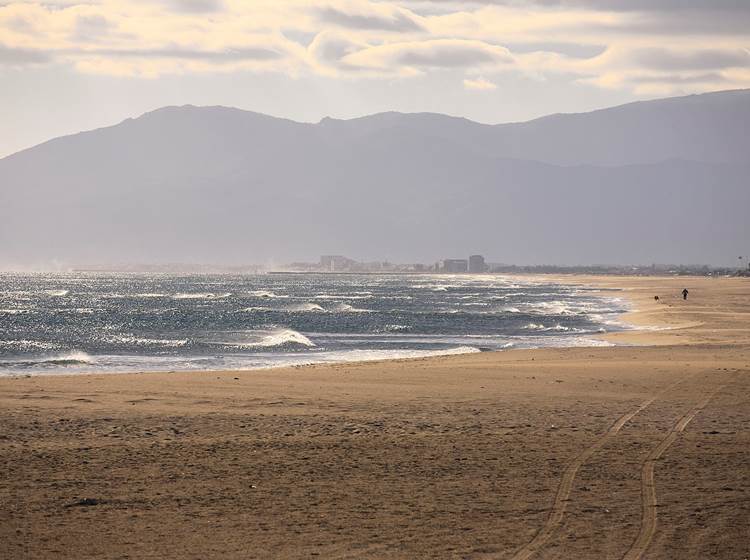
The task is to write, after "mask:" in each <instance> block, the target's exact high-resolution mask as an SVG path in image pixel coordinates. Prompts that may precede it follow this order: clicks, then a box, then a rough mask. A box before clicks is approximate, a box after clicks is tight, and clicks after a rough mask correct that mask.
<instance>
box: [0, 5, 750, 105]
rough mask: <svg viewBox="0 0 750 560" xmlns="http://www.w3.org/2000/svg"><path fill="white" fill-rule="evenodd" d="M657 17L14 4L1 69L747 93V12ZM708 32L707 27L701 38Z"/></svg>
mask: <svg viewBox="0 0 750 560" xmlns="http://www.w3.org/2000/svg"><path fill="white" fill-rule="evenodd" d="M669 1H673V0H669ZM675 1H676V0H675ZM726 1H727V2H729V1H730V0H726ZM730 3H731V2H730ZM699 4H700V5H699ZM735 4H736V3H735ZM735 4H733V5H735ZM627 6H629V7H630V8H631V9H627V10H626V9H623V8H624V7H627ZM649 6H653V3H648V2H645V0H644V1H639V2H637V3H634V4H629V3H627V2H624V0H622V1H621V0H604V1H594V0H591V1H589V0H570V1H568V0H565V1H562V0H560V1H551V0H538V1H536V0H535V1H520V0H508V1H504V2H500V1H489V0H488V1H486V2H481V1H475V2H470V3H462V2H451V1H443V2H434V1H433V2H430V1H429V0H416V1H415V0H412V1H407V0H404V1H392V0H391V1H389V0H383V1H373V0H255V1H253V2H246V1H243V0H160V1H158V2H153V1H149V0H135V1H132V0H130V1H128V0H98V1H96V2H87V3H86V4H75V3H74V2H57V3H54V2H50V3H44V4H41V3H39V4H38V3H29V2H23V1H15V2H14V1H13V0H11V1H10V2H8V1H7V0H6V2H5V3H4V4H3V3H0V65H6V66H7V65H12V66H14V67H21V68H22V67H23V66H25V65H26V66H31V65H35V66H38V65H40V64H56V63H57V64H65V65H68V66H70V67H71V68H73V69H76V70H78V71H81V72H95V73H103V74H113V75H126V76H141V77H157V76H159V75H163V74H184V73H206V72H229V71H237V70H242V71H248V72H280V73H284V74H287V75H291V76H297V75H300V74H305V73H307V74H310V75H323V76H328V77H331V78H346V79H357V78H359V77H363V76H366V77H385V78H394V77H409V76H417V75H424V74H429V73H434V72H443V71H451V72H454V73H455V72H458V73H463V74H464V75H463V77H460V78H459V79H465V80H464V87H465V88H466V89H473V90H481V89H489V88H491V87H492V86H496V85H497V84H493V83H492V82H489V81H487V80H483V79H482V78H477V77H476V76H477V75H479V74H480V73H492V75H493V76H497V78H495V81H496V82H497V81H498V80H501V76H502V73H503V72H516V73H519V74H522V75H523V76H525V77H526V78H532V79H538V80H546V79H548V78H549V77H551V76H555V77H557V78H558V79H559V78H560V77H561V76H563V77H565V79H567V80H569V81H571V82H572V81H579V82H585V83H587V84H593V85H595V86H597V87H600V88H609V89H620V90H626V91H631V92H644V91H649V92H650V91H656V90H659V92H663V91H667V90H669V89H670V87H672V88H674V89H675V91H683V90H686V89H694V90H702V88H704V87H709V85H711V86H715V85H718V84H721V87H727V88H730V87H748V86H750V77H748V67H750V63H749V62H748V59H749V58H750V57H747V56H746V54H747V50H746V49H747V47H748V35H747V32H746V31H745V32H742V31H738V30H741V29H743V27H742V26H741V25H738V24H737V23H736V22H743V21H745V20H746V19H747V20H748V21H750V3H748V9H733V10H731V11H726V12H721V11H720V10H719V8H717V7H716V5H715V4H714V8H711V6H708V5H707V4H706V5H705V6H703V4H701V3H700V2H699V1H698V0H694V1H693V2H692V3H691V10H689V11H687V12H685V11H682V12H680V13H679V14H678V15H679V17H680V18H682V19H680V21H681V22H683V23H685V24H686V25H681V27H680V32H679V33H678V32H676V30H675V29H674V28H673V27H674V26H673V25H672V24H671V23H669V21H671V20H669V21H667V19H668V18H667V19H665V18H666V15H665V14H667V13H668V10H666V9H665V10H658V9H655V8H652V7H649ZM702 6H703V7H702ZM717 10H718V11H717ZM683 12H684V13H683ZM722 13H723V14H724V15H723V16H722ZM717 14H718V15H717ZM704 19H705V21H707V22H709V23H710V25H708V24H707V25H705V26H702V23H701V22H702V21H703V20H704ZM725 20H726V21H725ZM730 20H731V21H730ZM733 22H734V23H733ZM687 23H689V25H687ZM711 29H715V30H716V31H715V34H714V35H711V34H710V33H711V31H710V30H711ZM290 37H297V40H293V39H292V38H290ZM299 37H307V38H308V39H306V40H305V41H300V40H299ZM572 38H574V39H572ZM696 45H701V46H702V47H701V48H696ZM709 45H710V46H709ZM577 53H584V54H585V56H581V55H580V54H577ZM709 78H710V79H709Z"/></svg>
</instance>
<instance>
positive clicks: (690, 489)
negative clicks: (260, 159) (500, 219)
mask: <svg viewBox="0 0 750 560" xmlns="http://www.w3.org/2000/svg"><path fill="white" fill-rule="evenodd" d="M565 281H568V282H584V283H589V284H594V285H598V286H601V287H602V289H612V288H616V289H622V290H624V291H623V292H622V293H621V294H617V293H615V294H613V295H620V296H621V295H625V296H627V297H628V298H630V299H631V300H632V301H633V302H634V303H635V305H636V307H637V308H638V309H639V311H638V312H637V313H634V314H630V315H629V316H628V320H631V321H632V322H634V323H638V324H641V325H651V326H657V327H662V328H668V330H654V329H651V330H644V331H639V332H637V333H625V334H619V335H615V336H614V337H613V338H614V339H615V340H617V341H618V342H621V343H638V344H647V345H648V346H640V347H628V346H618V347H611V348H578V349H548V350H518V351H507V352H500V353H482V354H471V355H464V356H451V357H444V358H437V359H422V360H403V361H393V362H380V363H362V364H341V365H331V366H310V367H304V368H291V369H287V370H271V371H249V372H242V373H238V372H220V373H215V372H205V373H175V374H156V373H151V374H141V375H137V374H129V375H89V376H77V377H75V376H60V377H52V376H48V377H32V378H18V379H2V380H0V473H2V474H0V481H1V483H0V557H2V558H14V559H15V558H76V559H80V558H139V559H140V558H196V559H197V558H309V557H320V558H516V559H520V558H539V559H542V558H566V559H568V558H570V559H577V558H591V559H605V558H627V559H628V560H632V559H635V558H639V557H643V558H674V559H686V558H696V559H697V558H700V559H703V558H720V559H743V558H748V557H750V522H749V520H750V467H749V466H748V463H749V460H750V436H749V435H748V434H749V432H748V428H750V400H749V397H748V395H750V281H748V280H741V279H720V280H712V279H701V278H679V279H672V278H665V279H659V278H642V279H640V278H609V277H607V278H586V277H570V278H566V279H565ZM684 286H687V287H688V288H689V289H690V299H689V300H688V301H687V302H683V301H682V300H681V299H679V297H678V293H679V291H680V290H681V289H682V288H683V287H684ZM654 295H659V296H660V298H661V303H659V304H657V303H655V302H654V300H653V296H654Z"/></svg>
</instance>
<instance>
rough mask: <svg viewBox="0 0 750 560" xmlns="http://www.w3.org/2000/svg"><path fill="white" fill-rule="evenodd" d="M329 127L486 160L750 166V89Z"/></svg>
mask: <svg viewBox="0 0 750 560" xmlns="http://www.w3.org/2000/svg"><path fill="white" fill-rule="evenodd" d="M321 124H323V125H325V126H326V127H327V128H333V129H336V130H337V131H339V133H342V134H357V133H361V132H362V131H367V132H372V131H373V130H382V129H391V130H394V131H396V130H420V131H423V132H426V133H429V134H430V135H431V136H439V137H443V138H451V139H453V140H454V141H458V142H462V143H465V144H466V145H468V146H471V147H472V149H476V150H479V151H481V152H482V153H486V154H491V155H495V156H499V157H506V158H516V159H527V160H535V161H543V162H547V163H554V164H558V165H633V164H641V163H656V162H659V161H664V160H667V159H685V160H692V161H703V162H715V163H720V162H735V163H744V162H747V161H748V159H750V90H738V91H726V92H717V93H707V94H703V95H691V96H687V97H675V98H670V99H661V100H656V101H643V102H637V103H630V104H627V105H622V106H620V107H613V108H610V109H603V110H600V111H592V112H590V113H580V114H568V115H551V116H548V117H543V118H541V119H536V120H533V121H529V122H525V123H514V124H502V125H495V126H489V125H481V124H478V123H473V122H471V121H468V120H466V119H460V118H454V117H446V116H444V115H434V114H426V113H423V114H411V115H403V114H399V113H383V114H379V115H372V116H370V117H364V118H361V119H353V120H349V121H335V120H330V119H329V120H324V122H323V123H321Z"/></svg>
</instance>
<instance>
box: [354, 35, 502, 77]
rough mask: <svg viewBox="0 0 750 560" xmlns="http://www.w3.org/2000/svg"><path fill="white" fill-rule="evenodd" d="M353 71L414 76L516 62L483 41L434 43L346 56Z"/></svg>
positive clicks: (373, 49)
mask: <svg viewBox="0 0 750 560" xmlns="http://www.w3.org/2000/svg"><path fill="white" fill-rule="evenodd" d="M343 61H344V62H345V63H346V64H348V65H351V66H353V67H358V68H369V69H378V70H382V71H386V72H392V71H397V73H401V74H414V73H418V72H420V71H424V70H429V69H440V68H446V69H457V68H458V69H464V70H468V69H472V68H477V67H482V66H493V65H507V64H512V63H513V62H514V59H513V57H512V56H511V54H510V51H508V49H506V48H504V47H500V46H495V45H490V44H487V43H484V42H482V41H467V40H461V39H434V40H426V41H410V42H402V43H389V44H385V45H378V46H373V47H370V48H367V49H363V50H360V51H357V52H355V53H352V54H350V55H347V56H346V57H344V59H343Z"/></svg>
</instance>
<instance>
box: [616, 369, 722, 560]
mask: <svg viewBox="0 0 750 560" xmlns="http://www.w3.org/2000/svg"><path fill="white" fill-rule="evenodd" d="M725 386H726V383H725V384H723V385H720V386H719V387H717V388H716V389H714V390H713V391H712V392H711V393H709V394H708V396H706V397H705V398H703V399H702V400H701V401H699V402H698V403H697V404H696V405H695V406H693V408H691V409H690V410H689V411H688V412H687V414H685V415H684V416H683V417H682V418H680V419H679V420H678V421H677V423H676V424H675V425H674V427H673V428H672V429H671V430H670V431H669V433H668V434H667V436H666V437H665V438H664V439H663V440H661V442H660V443H659V445H657V446H656V447H654V448H653V449H652V450H651V452H650V453H649V454H648V456H647V457H646V461H645V462H644V463H643V467H642V468H641V508H642V509H641V529H640V531H639V533H638V536H637V537H636V539H635V541H634V542H633V544H632V545H631V546H630V549H629V550H628V551H627V552H626V553H625V556H623V557H622V560H639V559H640V558H641V557H642V556H643V554H644V553H645V552H646V550H647V549H648V546H649V545H650V544H651V540H652V539H653V538H654V534H655V533H656V507H657V506H658V505H659V504H658V501H657V499H656V485H655V483H654V466H655V463H656V461H657V460H658V459H659V458H660V457H661V456H662V454H663V453H664V452H665V451H666V450H667V449H669V447H670V446H671V445H672V444H673V443H674V442H675V440H676V439H677V437H678V436H679V435H680V434H681V433H682V432H683V431H684V430H685V428H687V426H688V424H690V422H691V421H692V420H693V418H695V417H696V415H697V414H698V413H699V412H700V411H701V410H703V409H704V408H705V407H706V405H707V404H708V402H709V401H710V400H711V399H712V398H713V397H714V396H715V395H716V393H718V392H719V391H721V389H723V388H724V387H725Z"/></svg>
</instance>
